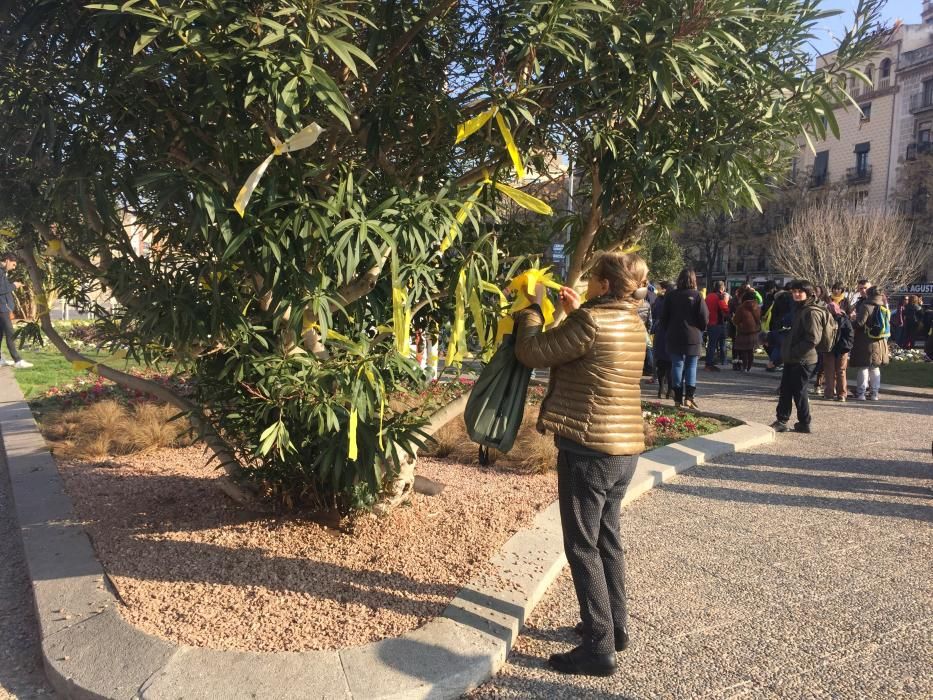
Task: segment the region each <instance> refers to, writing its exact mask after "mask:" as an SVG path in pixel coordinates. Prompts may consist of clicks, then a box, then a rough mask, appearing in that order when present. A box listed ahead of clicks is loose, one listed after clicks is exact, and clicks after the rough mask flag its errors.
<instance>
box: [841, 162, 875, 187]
mask: <svg viewBox="0 0 933 700" xmlns="http://www.w3.org/2000/svg"><path fill="white" fill-rule="evenodd" d="M870 180H871V166H870V165H866V166H865V167H862V168H858V167H856V168H846V182H848V183H850V184H851V183H854V182H868V181H870Z"/></svg>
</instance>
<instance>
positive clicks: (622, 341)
mask: <svg viewBox="0 0 933 700" xmlns="http://www.w3.org/2000/svg"><path fill="white" fill-rule="evenodd" d="M647 284H648V266H647V265H646V264H645V261H644V260H642V259H641V258H640V257H638V256H637V255H634V254H622V253H604V254H603V255H601V256H600V257H599V258H598V259H597V261H596V263H595V265H594V266H593V268H592V270H591V272H590V274H589V277H588V280H587V289H586V298H587V301H586V303H584V304H581V303H580V297H579V295H578V294H577V293H576V292H575V291H574V290H573V289H571V288H569V287H562V288H561V290H560V301H561V304H562V306H563V308H564V311H565V312H566V313H567V318H566V319H565V320H564V322H563V323H561V324H560V325H559V326H557V327H556V328H552V329H550V330H548V331H547V332H542V326H543V323H544V318H543V314H542V313H541V309H540V302H541V301H542V300H543V297H544V289H543V286H542V285H540V284H539V285H538V288H537V289H536V298H537V300H538V302H539V303H538V305H533V306H531V307H529V308H528V309H526V310H524V311H522V312H520V313H519V314H518V315H517V317H516V321H515V327H516V339H515V356H516V357H517V358H518V360H519V362H521V363H522V364H524V365H526V366H527V367H532V368H535V367H550V368H551V379H550V382H549V385H548V390H547V394H546V395H545V398H544V401H543V402H542V403H541V409H540V413H539V416H538V430H539V431H541V432H542V433H544V432H551V433H553V434H554V440H555V443H556V444H557V448H558V452H557V492H558V500H559V502H560V519H561V529H562V531H563V538H564V550H565V551H566V553H567V561H568V563H569V564H570V573H571V575H572V576H573V584H574V588H575V589H576V593H577V600H578V602H579V604H580V617H581V619H582V621H581V623H580V624H579V625H577V630H576V631H577V632H578V633H579V634H580V635H581V636H582V637H583V643H582V644H581V645H580V646H578V647H576V648H575V649H573V650H572V651H570V652H567V653H563V654H554V655H552V656H551V657H550V659H549V663H550V665H551V667H552V668H554V669H555V670H557V671H561V672H563V673H577V674H584V675H595V676H609V675H612V674H613V673H615V672H616V669H617V663H616V657H615V652H617V651H622V650H623V649H625V648H626V646H628V641H629V640H628V627H627V624H626V604H625V559H624V554H623V551H622V542H621V537H620V535H619V517H620V511H621V508H622V497H623V496H624V495H625V489H626V488H627V487H628V484H629V481H631V479H632V475H633V474H634V473H635V462H636V455H638V454H639V453H640V452H642V451H643V450H644V449H645V436H644V425H643V422H642V415H641V389H640V386H639V380H640V378H641V373H642V366H643V363H644V359H645V327H644V324H643V323H642V321H641V319H640V318H639V317H638V312H637V311H638V306H639V304H640V302H641V300H643V299H644V298H645V296H646V295H647V291H648V289H647Z"/></svg>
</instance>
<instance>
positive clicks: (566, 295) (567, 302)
mask: <svg viewBox="0 0 933 700" xmlns="http://www.w3.org/2000/svg"><path fill="white" fill-rule="evenodd" d="M557 296H558V297H559V298H560V305H561V306H562V307H563V308H564V313H565V314H569V313H570V312H571V311H576V310H577V309H579V308H580V295H579V294H577V292H576V290H574V289H571V288H570V287H561V288H560V292H558V295H557Z"/></svg>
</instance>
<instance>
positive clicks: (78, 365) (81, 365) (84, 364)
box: [71, 360, 97, 372]
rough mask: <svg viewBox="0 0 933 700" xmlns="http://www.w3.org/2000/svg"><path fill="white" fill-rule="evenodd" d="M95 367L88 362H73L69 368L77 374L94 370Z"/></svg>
mask: <svg viewBox="0 0 933 700" xmlns="http://www.w3.org/2000/svg"><path fill="white" fill-rule="evenodd" d="M95 367H97V365H96V364H95V363H93V362H88V361H87V360H74V361H73V362H72V363H71V368H72V369H74V370H77V371H79V372H80V371H81V370H84V369H94V368H95Z"/></svg>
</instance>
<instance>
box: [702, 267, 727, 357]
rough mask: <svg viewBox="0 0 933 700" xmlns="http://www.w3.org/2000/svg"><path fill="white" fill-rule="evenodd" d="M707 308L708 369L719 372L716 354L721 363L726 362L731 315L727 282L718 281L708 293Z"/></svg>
mask: <svg viewBox="0 0 933 700" xmlns="http://www.w3.org/2000/svg"><path fill="white" fill-rule="evenodd" d="M706 308H707V315H708V317H709V323H708V324H707V326H706V335H707V341H706V367H705V369H706V371H707V372H718V371H719V367H717V365H716V355H717V354H718V355H719V358H720V363H721V364H725V362H726V317H728V315H729V302H728V301H727V300H726V283H725V282H723V281H722V280H719V281H718V282H716V284H715V285H714V286H713V291H711V292H710V293H709V294H707V295H706Z"/></svg>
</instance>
